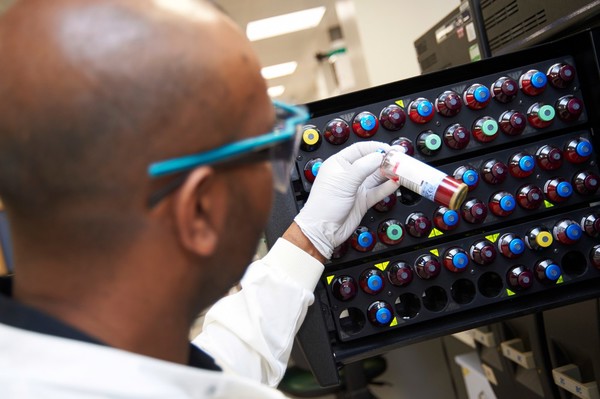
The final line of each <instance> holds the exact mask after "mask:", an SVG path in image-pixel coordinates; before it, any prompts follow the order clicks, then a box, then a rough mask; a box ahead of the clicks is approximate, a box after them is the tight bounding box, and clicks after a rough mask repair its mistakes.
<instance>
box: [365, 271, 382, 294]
mask: <svg viewBox="0 0 600 399" xmlns="http://www.w3.org/2000/svg"><path fill="white" fill-rule="evenodd" d="M384 284H385V283H384V281H383V273H382V272H381V270H379V269H367V270H365V271H363V272H362V273H361V274H360V277H359V278H358V285H360V288H361V289H362V290H363V291H364V292H366V293H367V294H371V295H375V294H377V293H379V292H381V290H383V287H384Z"/></svg>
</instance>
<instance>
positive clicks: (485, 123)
mask: <svg viewBox="0 0 600 399" xmlns="http://www.w3.org/2000/svg"><path fill="white" fill-rule="evenodd" d="M471 131H472V133H473V137H475V140H477V141H479V142H480V143H489V142H490V141H493V140H495V139H496V138H497V137H498V122H496V120H495V119H494V118H492V117H491V116H484V117H481V118H478V119H476V120H475V122H474V123H473V127H472V129H471Z"/></svg>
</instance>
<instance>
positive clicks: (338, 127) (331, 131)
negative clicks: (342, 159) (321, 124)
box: [324, 118, 350, 145]
mask: <svg viewBox="0 0 600 399" xmlns="http://www.w3.org/2000/svg"><path fill="white" fill-rule="evenodd" d="M324 131H325V133H324V135H325V140H327V141H328V142H329V143H331V144H334V145H340V144H344V143H345V142H346V141H347V140H348V137H350V125H348V123H346V121H344V120H343V119H340V118H335V119H332V120H330V121H329V122H327V125H325V129H324Z"/></svg>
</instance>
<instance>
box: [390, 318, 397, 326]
mask: <svg viewBox="0 0 600 399" xmlns="http://www.w3.org/2000/svg"><path fill="white" fill-rule="evenodd" d="M397 325H398V320H397V319H396V318H395V317H394V320H392V322H391V323H390V327H394V326H397Z"/></svg>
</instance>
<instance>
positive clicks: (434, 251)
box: [429, 249, 440, 256]
mask: <svg viewBox="0 0 600 399" xmlns="http://www.w3.org/2000/svg"><path fill="white" fill-rule="evenodd" d="M429 252H431V253H432V254H434V255H435V256H440V251H438V250H437V249H432V250H430V251H429Z"/></svg>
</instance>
